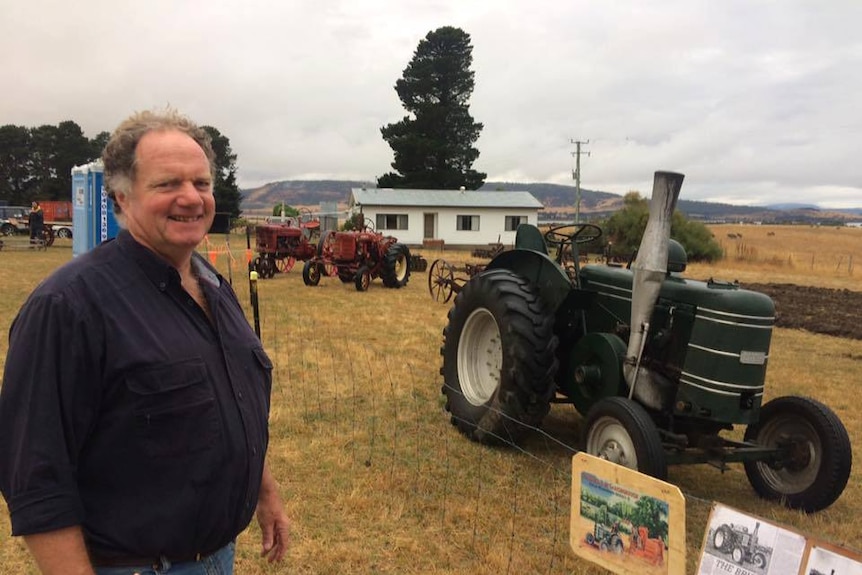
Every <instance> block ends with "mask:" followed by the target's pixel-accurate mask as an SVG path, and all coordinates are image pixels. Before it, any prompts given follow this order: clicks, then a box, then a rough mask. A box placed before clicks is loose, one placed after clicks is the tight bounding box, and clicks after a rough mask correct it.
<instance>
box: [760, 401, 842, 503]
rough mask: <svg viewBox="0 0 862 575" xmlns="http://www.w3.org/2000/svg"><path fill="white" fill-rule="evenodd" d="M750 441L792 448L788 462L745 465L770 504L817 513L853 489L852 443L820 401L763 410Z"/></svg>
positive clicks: (776, 405)
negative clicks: (848, 487) (846, 489)
mask: <svg viewBox="0 0 862 575" xmlns="http://www.w3.org/2000/svg"><path fill="white" fill-rule="evenodd" d="M745 440H746V441H750V442H752V443H755V444H757V445H760V446H764V447H780V446H787V447H788V453H787V457H785V458H784V459H782V460H779V461H771V462H770V461H746V462H745V463H744V466H745V474H746V475H747V476H748V481H749V482H750V483H751V486H752V487H753V488H754V491H756V492H757V494H758V495H759V496H761V497H763V498H764V499H768V500H772V501H782V502H784V504H785V505H786V506H787V507H790V508H791V509H801V510H802V511H804V512H806V513H812V512H814V511H820V510H821V509H825V508H826V507H829V506H830V505H831V504H832V503H833V502H835V500H836V499H838V497H839V496H840V495H841V493H842V492H843V491H844V487H845V486H846V485H847V480H848V479H849V477H850V468H851V466H852V459H853V456H852V451H851V448H850V438H849V436H848V435H847V430H846V429H845V428H844V425H843V424H842V423H841V420H840V419H838V416H837V415H835V413H834V412H833V411H832V410H831V409H829V408H828V407H826V406H825V405H823V404H822V403H820V402H819V401H817V400H815V399H811V398H809V397H797V396H786V397H778V398H776V399H773V400H772V401H770V402H768V403H767V404H766V405H764V406H763V407H762V408H761V410H760V419H759V421H758V422H757V423H755V424H752V425H749V426H748V428H747V429H746V430H745Z"/></svg>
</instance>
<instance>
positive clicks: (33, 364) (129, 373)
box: [0, 231, 272, 558]
mask: <svg viewBox="0 0 862 575" xmlns="http://www.w3.org/2000/svg"><path fill="white" fill-rule="evenodd" d="M192 265H193V267H194V269H195V271H196V274H197V275H198V277H199V283H200V285H201V288H202V289H203V292H204V294H205V296H206V299H207V301H208V304H209V309H210V312H211V320H210V319H208V318H207V315H206V314H205V313H204V310H203V309H201V307H200V306H198V305H197V303H195V301H194V300H193V299H192V298H191V297H190V296H189V294H188V293H187V292H186V291H185V290H184V289H183V288H182V285H181V283H180V276H179V273H178V272H177V270H176V269H174V268H173V267H172V266H170V265H169V264H167V263H166V262H165V261H164V260H162V259H161V258H159V257H158V256H156V255H155V254H154V253H153V252H151V251H150V250H148V249H147V248H145V247H143V246H141V245H139V244H138V243H137V242H136V241H135V240H134V239H133V238H132V236H131V235H130V234H129V233H128V232H125V231H123V232H121V233H120V234H119V236H118V238H117V239H116V240H113V241H108V242H105V243H103V244H102V245H100V246H98V247H97V248H95V249H94V250H92V251H90V252H88V253H86V254H84V255H81V256H80V257H78V258H76V259H74V260H73V261H71V262H69V263H68V264H66V265H64V266H63V267H61V268H60V269H59V270H57V271H56V272H55V273H54V274H53V275H51V276H50V277H49V278H48V279H47V280H45V281H44V282H43V283H42V284H41V285H39V287H37V288H36V290H35V291H34V292H33V293H32V294H31V295H30V297H29V298H28V300H27V301H26V303H25V304H24V306H23V307H22V309H21V311H20V312H19V314H18V316H17V317H16V319H15V321H14V323H13V324H12V328H11V330H10V333H9V352H8V355H7V358H6V365H5V372H4V376H3V388H2V391H0V489H2V491H3V495H4V496H5V498H6V501H7V503H8V506H9V513H10V516H11V520H12V533H13V534H14V535H27V534H33V533H40V532H45V531H52V530H55V529H59V528H63V527H68V526H72V525H81V526H82V528H83V531H84V537H85V540H86V543H87V546H88V547H89V548H90V550H91V551H92V552H94V553H96V554H98V555H100V556H103V557H110V556H118V557H120V556H125V557H129V556H131V557H158V556H159V555H165V556H167V557H169V558H170V557H180V556H188V555H190V554H194V553H198V552H204V553H207V552H211V551H214V550H216V549H218V548H220V547H222V546H224V545H225V544H227V543H228V542H229V541H231V540H232V539H233V538H235V537H236V535H237V534H239V533H240V532H241V531H242V530H243V529H244V528H245V527H246V526H247V525H248V523H249V521H250V520H251V517H252V515H253V513H254V510H255V506H256V504H257V498H258V492H259V489H260V482H261V476H262V472H263V462H264V455H265V453H266V448H267V442H268V432H267V419H268V414H269V397H270V388H271V384H272V379H271V371H272V365H271V363H270V361H269V358H268V357H267V355H266V353H265V352H264V350H263V348H262V347H261V344H260V341H259V340H258V339H257V337H256V336H255V334H254V332H253V331H252V330H251V329H250V327H249V325H248V321H247V320H246V318H245V316H244V314H243V312H242V309H241V308H240V305H239V303H238V301H237V298H236V295H235V294H234V292H233V290H232V289H231V287H230V285H229V284H228V283H227V282H225V281H224V279H223V278H222V277H221V276H219V275H218V274H217V273H216V272H215V270H214V269H213V268H212V267H210V266H209V265H208V264H207V263H206V262H205V261H204V260H203V258H201V257H200V256H199V255H197V254H195V255H194V257H193V259H192Z"/></svg>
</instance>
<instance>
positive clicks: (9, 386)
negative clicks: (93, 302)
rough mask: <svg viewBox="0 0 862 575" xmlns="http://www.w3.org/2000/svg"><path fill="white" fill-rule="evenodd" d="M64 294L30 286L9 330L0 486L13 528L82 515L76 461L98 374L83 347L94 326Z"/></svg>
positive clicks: (34, 529)
mask: <svg viewBox="0 0 862 575" xmlns="http://www.w3.org/2000/svg"><path fill="white" fill-rule="evenodd" d="M40 289H42V288H40ZM45 292H47V293H45ZM70 299H71V298H70V297H69V296H68V294H58V293H52V292H51V291H49V290H47V289H45V290H43V291H42V293H40V290H37V292H35V293H34V294H33V295H32V296H31V297H30V299H29V300H28V301H27V302H26V303H25V304H24V307H23V308H22V309H21V311H20V312H19V314H18V316H17V317H16V318H15V321H14V322H13V324H12V328H11V330H10V332H9V351H8V354H7V357H6V364H5V368H4V374H3V387H2V390H0V490H2V492H3V495H4V497H5V498H6V501H7V503H8V506H9V515H10V518H11V522H12V534H13V535H28V534H33V533H42V532H46V531H53V530H55V529H61V528H64V527H69V526H71V525H77V524H81V523H82V522H83V520H84V511H83V505H82V502H81V499H80V497H79V494H78V488H77V480H76V469H77V461H78V456H79V453H80V450H81V446H82V445H83V442H84V438H85V437H86V436H87V434H88V433H89V431H90V429H91V426H92V422H93V418H94V413H95V412H96V410H97V409H98V391H97V388H98V385H99V384H98V382H99V381H100V378H99V377H98V374H97V373H96V372H95V371H96V369H95V368H94V365H97V362H94V361H93V358H92V357H91V354H90V353H88V351H87V350H88V349H94V346H93V345H92V343H93V341H92V340H93V337H94V331H96V330H94V329H93V326H92V325H89V326H88V325H87V322H86V321H84V320H83V319H82V314H81V313H80V311H79V310H76V309H75V308H74V306H72V305H70V303H69V300H70ZM95 349H98V348H95Z"/></svg>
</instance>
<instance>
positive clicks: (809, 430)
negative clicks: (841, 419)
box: [757, 415, 823, 494]
mask: <svg viewBox="0 0 862 575" xmlns="http://www.w3.org/2000/svg"><path fill="white" fill-rule="evenodd" d="M788 438H790V439H791V440H792V442H793V446H792V448H791V450H790V457H789V458H788V459H787V460H785V461H782V462H781V464H780V465H774V466H773V465H770V464H768V463H763V462H761V463H758V464H757V465H758V466H759V467H760V471H761V474H762V476H763V479H764V480H765V481H766V482H767V483H768V484H769V485H770V486H771V487H772V488H773V489H775V490H776V491H778V492H780V493H787V494H793V493H801V492H802V491H805V490H806V489H808V488H809V487H810V486H811V485H813V484H814V482H815V481H816V480H817V474H818V472H819V471H820V465H821V463H822V462H821V457H822V455H821V454H822V453H823V446H822V445H821V443H820V438H819V436H818V435H817V431H816V430H815V429H814V428H813V427H812V426H811V425H810V424H809V423H808V422H807V421H804V420H801V419H800V418H797V417H794V416H791V415H787V416H784V417H778V418H775V419H774V420H772V421H771V422H770V423H769V424H767V425H766V426H765V427H764V428H763V429H762V430H761V432H760V433H759V434H758V443H761V444H763V445H769V446H775V445H777V444H778V443H780V442H782V441H785V440H787V439H788Z"/></svg>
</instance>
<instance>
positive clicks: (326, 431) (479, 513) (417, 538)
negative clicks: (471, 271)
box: [0, 226, 862, 575]
mask: <svg viewBox="0 0 862 575" xmlns="http://www.w3.org/2000/svg"><path fill="white" fill-rule="evenodd" d="M713 231H714V233H715V236H716V238H717V239H719V240H720V241H721V243H722V245H723V247H724V249H725V252H726V254H727V258H726V259H725V260H724V261H722V262H721V263H719V264H717V265H713V266H708V265H702V264H698V265H692V266H690V268H689V271H688V272H687V274H686V275H687V276H688V277H692V278H696V279H704V278H707V277H715V278H716V279H726V280H733V279H738V280H740V281H742V282H752V283H754V282H757V283H793V284H800V285H812V286H821V287H830V288H836V289H837V288H840V289H849V290H854V291H862V230H860V229H846V228H842V229H835V228H809V227H790V226H716V227H714V228H713ZM770 232H771V234H770ZM740 233H741V234H742V237H741V238H736V239H731V238H728V237H727V234H740ZM211 241H212V242H213V244H214V245H215V244H223V242H222V241H221V240H218V238H211ZM230 244H231V246H233V248H234V258H235V259H234V263H233V267H232V268H231V270H232V276H233V285H234V288H235V289H236V291H237V293H238V295H239V297H240V300H241V301H242V302H243V304H244V305H245V306H246V308H247V309H248V308H249V306H248V301H249V296H248V291H249V290H248V282H247V279H246V276H245V274H244V271H243V270H244V269H245V255H244V249H239V248H238V246H244V245H245V239H244V238H233V239H232V240H231V242H230ZM418 251H419V252H421V253H422V254H423V255H424V257H425V258H426V259H428V261H429V262H431V261H433V260H434V259H435V258H437V257H444V258H445V259H447V261H451V262H453V263H456V264H463V263H464V262H466V261H476V260H471V259H470V258H469V254H467V253H462V252H456V251H450V250H447V251H445V252H432V251H429V250H418ZM70 258H71V248H70V246H69V245H68V243H67V244H65V245H61V244H60V243H58V244H57V245H56V246H55V247H53V248H51V249H49V250H48V251H47V252H26V251H25V252H0V286H2V287H0V290H2V291H0V294H2V295H0V333H2V334H3V337H2V338H0V362H2V361H3V359H2V358H4V357H5V353H6V347H7V341H6V336H5V334H6V333H7V332H8V328H9V324H10V323H11V321H12V318H13V317H14V314H15V312H16V311H17V309H18V308H19V307H20V305H21V304H22V303H23V301H24V299H25V298H26V297H27V294H28V293H29V292H30V291H31V290H32V289H33V287H35V285H36V284H38V282H39V281H40V280H41V279H42V278H43V277H45V276H46V275H47V274H48V273H50V271H51V270H53V269H54V268H56V267H57V266H59V265H61V264H62V263H63V262H65V261H68V260H69V259H70ZM228 262H229V258H228V255H227V254H226V253H224V252H222V253H220V254H219V256H218V258H217V267H218V268H219V270H220V271H221V272H222V274H223V275H225V276H226V277H227V275H228V269H229V264H228ZM448 309H449V304H439V303H436V302H434V301H433V300H432V299H431V297H430V295H429V293H428V288H427V275H426V274H424V273H414V275H413V276H412V277H411V280H410V283H409V284H408V285H407V286H406V287H405V288H403V289H401V290H389V289H384V288H383V287H382V284H381V283H380V281H379V280H375V281H374V282H373V283H372V285H371V288H370V289H369V291H367V292H365V293H359V292H356V291H355V290H354V287H353V285H352V284H346V285H345V284H342V283H341V282H340V281H339V280H338V279H337V278H323V279H322V280H321V282H320V285H319V286H317V287H315V288H310V287H306V286H304V285H303V283H302V278H301V274H300V270H299V268H298V267H297V268H296V269H294V270H293V271H292V272H290V273H287V274H279V275H277V276H276V277H275V278H273V279H270V280H264V281H261V282H260V319H261V326H262V339H263V342H264V344H265V347H266V348H267V351H268V352H269V353H270V355H271V357H272V359H273V361H274V364H275V370H274V384H273V397H272V413H271V426H270V430H271V446H270V452H269V455H268V458H269V462H270V464H271V466H272V467H273V470H274V472H275V474H276V476H277V477H278V478H279V479H280V481H281V484H282V488H283V493H284V497H285V499H286V502H287V504H288V507H289V510H290V513H291V516H292V519H293V535H292V538H293V541H292V547H291V551H290V553H289V556H288V557H287V559H286V561H285V562H284V563H283V564H282V565H280V566H271V565H267V564H265V563H264V562H262V561H260V559H259V558H258V551H259V533H258V531H257V529H256V526H255V525H254V524H253V525H252V526H251V527H250V528H249V529H248V530H247V531H246V532H245V533H243V534H242V535H241V536H240V538H239V542H238V558H237V573H240V574H251V575H256V574H264V573H293V574H309V575H310V574H343V573H360V574H365V573H369V574H371V573H374V574H378V573H379V574H383V573H387V574H406V573H412V574H468V573H469V574H487V575H491V574H494V575H497V574H500V573H511V574H513V575H520V574H528V573H529V574H532V573H542V574H548V575H551V574H564V573H565V574H569V573H584V574H598V573H605V572H606V571H605V570H603V569H600V568H598V567H594V566H591V565H589V564H587V563H585V562H583V561H582V560H580V559H578V558H576V557H575V556H574V555H573V554H572V553H571V551H570V548H569V533H568V529H569V508H570V503H571V502H570V488H571V468H570V462H571V457H572V454H573V453H574V447H575V446H576V445H577V444H578V440H579V433H580V427H581V424H582V420H581V417H580V416H579V415H578V414H577V413H576V412H575V410H574V409H573V408H572V407H571V406H566V405H555V406H554V407H553V408H552V410H551V413H550V414H549V416H548V417H547V418H546V420H545V422H544V424H543V426H542V430H541V431H537V432H535V433H534V434H532V436H531V437H530V438H529V439H528V440H527V441H526V442H525V443H524V444H522V445H520V446H518V447H514V446H511V447H504V448H489V447H484V446H480V445H477V444H475V443H472V442H470V441H468V440H467V439H465V438H464V437H463V436H461V435H460V434H459V433H458V432H457V431H456V430H455V428H454V427H452V426H451V425H450V424H449V419H448V417H447V415H446V414H445V413H444V411H443V398H442V395H441V393H440V387H441V384H442V378H441V376H440V375H439V368H440V365H441V360H440V355H439V350H440V346H441V343H442V330H443V327H444V326H445V324H446V315H447V312H448ZM248 317H249V318H251V312H250V311H249V312H248ZM37 353H38V350H34V355H36V354H37ZM0 367H2V364H0ZM860 384H862V340H855V339H846V338H838V337H831V336H824V335H818V334H816V333H811V332H807V331H803V330H796V329H781V328H778V329H776V330H775V333H774V337H773V345H772V351H771V357H770V363H769V373H768V381H767V395H768V396H769V397H774V396H777V395H783V394H804V395H809V396H812V397H815V398H817V399H819V400H821V401H823V402H825V403H827V404H828V405H830V406H831V407H832V408H833V409H834V410H835V411H836V412H837V413H838V415H839V416H840V417H841V419H842V420H843V421H844V423H845V425H846V426H847V428H848V431H849V433H850V438H851V442H852V444H853V447H854V458H855V459H856V461H857V462H858V461H859V451H858V446H859V445H860V442H862V415H860V413H859V410H858V408H857V406H856V405H855V393H857V389H858V387H859V385H860ZM22 408H26V406H22ZM860 475H862V474H860V471H859V465H858V464H857V465H856V466H854V469H853V472H852V475H851V478H850V482H849V484H848V487H847V489H846V490H845V492H844V494H843V496H842V497H841V498H840V499H839V500H838V501H837V502H836V503H835V504H834V505H832V506H831V507H830V508H829V509H827V510H825V511H822V512H820V513H816V514H812V515H805V514H802V513H798V512H793V511H789V510H787V509H784V508H782V507H779V506H777V505H775V504H771V503H766V502H764V501H762V500H759V499H758V498H757V497H756V496H755V495H754V492H753V491H752V490H751V488H750V487H749V485H748V482H747V480H746V478H745V474H744V472H743V471H742V468H741V466H738V465H734V466H732V467H731V469H730V470H729V471H727V472H725V473H721V472H719V471H718V470H717V469H714V468H712V467H709V466H686V467H681V466H680V467H672V468H671V470H670V476H669V480H670V481H671V482H673V483H675V484H677V485H678V486H679V487H680V489H681V490H682V491H683V493H684V494H685V496H686V508H687V509H686V512H687V549H688V559H687V572H689V573H693V572H695V569H696V564H697V557H698V553H699V549H700V546H701V543H702V538H703V533H704V529H705V524H706V518H707V515H708V513H709V510H710V506H711V505H712V503H713V502H714V501H718V502H722V503H724V504H727V505H731V506H734V507H737V508H740V509H742V510H744V511H746V512H750V513H754V514H757V515H760V516H763V517H765V518H767V519H770V520H772V521H777V522H779V523H782V524H786V525H790V526H793V527H794V528H797V529H799V530H801V531H803V532H805V533H809V534H816V535H818V536H820V537H824V538H826V539H828V540H830V541H832V542H834V543H836V544H840V545H848V546H851V547H854V548H859V547H860V546H862V523H860V522H859V521H858V516H859V515H860V513H862V481H860V479H862V477H860ZM0 572H2V573H34V572H35V570H34V568H33V566H32V563H31V562H30V559H29V557H28V555H27V553H26V551H25V549H24V545H23V542H21V541H20V540H18V539H13V538H11V537H10V536H9V523H8V516H7V514H6V512H5V508H4V509H3V511H2V512H0Z"/></svg>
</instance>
